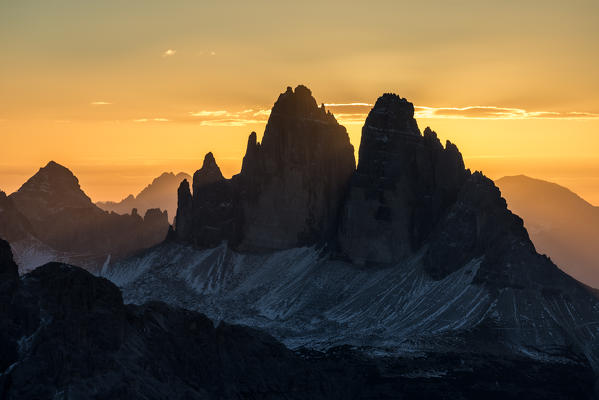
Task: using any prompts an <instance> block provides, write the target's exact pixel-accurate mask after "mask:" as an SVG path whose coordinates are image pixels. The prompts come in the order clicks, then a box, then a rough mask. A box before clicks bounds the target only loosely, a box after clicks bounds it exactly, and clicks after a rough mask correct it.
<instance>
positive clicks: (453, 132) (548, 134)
mask: <svg viewBox="0 0 599 400" xmlns="http://www.w3.org/2000/svg"><path fill="white" fill-rule="evenodd" d="M483 3H484V2H483ZM483 3H480V2H470V1H467V2H461V3H460V5H455V4H451V5H450V4H446V3H445V2H436V4H435V5H434V6H431V4H427V5H419V4H414V3H403V2H385V1H384V2H379V4H377V6H376V7H371V6H366V5H351V6H350V5H348V4H346V3H343V2H327V4H320V3H314V4H312V5H307V4H302V6H301V7H300V6H298V5H292V4H277V5H275V4H270V3H268V5H267V4H266V3H265V4H264V6H260V7H258V5H256V4H252V5H249V4H245V3H239V4H236V5H235V6H234V7H233V6H230V5H218V4H216V3H214V4H203V3H202V4H195V3H193V2H186V1H180V2H175V5H171V4H170V3H169V4H167V3H163V2H158V1H150V2H136V1H133V2H127V3H126V4H123V3H122V2H116V1H107V2H101V3H97V4H83V3H79V2H75V1H68V0H62V1H58V2H52V5H50V4H49V3H46V2H37V1H31V2H30V1H24V2H8V3H4V4H3V5H2V6H0V11H1V12H0V35H1V36H2V37H3V38H10V40H5V41H4V51H3V52H2V55H1V56H0V58H1V61H2V62H1V63H0V105H1V108H0V132H1V135H2V139H3V141H4V144H3V146H2V149H1V150H0V152H1V154H0V189H2V190H4V191H6V192H12V191H14V190H16V189H17V188H18V187H19V186H20V185H21V184H22V183H23V182H24V180H25V179H26V178H27V177H29V176H31V175H32V174H33V173H34V172H35V171H37V169H38V168H39V167H41V166H43V165H45V164H46V163H47V162H48V161H49V160H50V159H55V160H56V161H58V162H60V163H62V164H64V165H66V166H68V167H69V168H71V169H72V170H73V171H74V172H75V174H76V175H77V176H78V177H79V179H80V181H81V184H82V187H83V188H84V189H85V190H86V192H87V193H88V194H89V195H90V196H91V197H92V199H93V200H118V199H120V198H122V197H124V196H126V195H127V194H129V193H136V192H137V191H139V190H140V189H141V188H143V187H144V186H145V185H146V184H147V183H148V182H149V181H150V180H151V179H152V178H153V177H155V176H157V175H159V174H160V173H162V172H164V171H174V172H178V171H185V172H188V173H193V171H195V170H196V169H197V168H199V167H200V166H201V161H202V159H203V156H204V154H205V153H206V152H208V151H212V152H214V154H215V155H216V157H217V159H218V162H219V164H221V166H222V168H223V171H224V172H225V173H226V174H227V175H229V176H230V175H233V174H235V173H237V172H238V171H239V168H240V164H241V158H242V157H243V152H244V150H245V143H246V139H247V136H248V135H249V133H250V132H251V131H256V132H257V133H258V138H260V137H261V134H262V132H263V129H264V125H265V123H266V121H267V120H268V115H269V110H270V108H271V106H272V104H273V102H274V101H275V100H276V96H277V95H278V93H280V92H282V91H284V90H285V87H286V86H288V85H292V86H295V85H297V84H300V83H302V84H306V85H308V86H309V87H310V88H312V90H313V92H314V95H315V97H316V99H317V101H318V102H321V103H324V104H325V106H326V107H327V109H329V110H331V112H333V113H334V114H335V115H336V117H337V119H338V120H339V121H340V123H342V124H343V125H345V126H346V128H347V129H348V132H349V134H350V138H351V141H352V143H353V144H354V147H355V148H356V152H357V148H358V145H359V137H360V130H361V127H362V125H363V121H364V119H365V116H366V114H367V113H368V111H369V110H370V108H371V106H372V104H373V103H374V101H375V100H376V98H377V97H378V96H379V95H380V94H382V93H384V92H390V91H392V92H396V93H398V94H400V95H401V96H403V97H406V98H408V99H410V100H411V101H413V102H414V104H415V110H416V117H417V119H418V123H419V126H420V128H421V129H424V127H426V126H431V128H432V129H434V130H435V131H437V133H438V134H439V136H440V137H441V138H442V139H443V140H445V139H449V140H451V141H452V142H454V143H456V144H457V145H459V148H460V150H461V151H462V153H463V155H464V158H465V159H466V163H467V166H468V167H470V168H471V169H482V170H483V171H484V172H486V173H487V174H488V175H489V176H491V177H492V178H499V177H501V176H503V175H509V174H514V173H523V174H529V175H534V176H536V177H538V178H542V179H552V180H553V181H555V182H557V183H561V184H564V185H566V186H568V187H570V188H571V189H573V190H575V191H577V193H579V194H580V195H581V196H583V197H584V198H585V199H587V200H588V201H590V202H592V203H594V204H596V205H598V204H599V178H597V177H598V176H599V174H597V171H598V170H599V152H598V150H597V149H599V103H598V100H597V95H596V94H597V93H598V92H599V76H598V74H597V73H596V71H597V69H598V68H599V54H598V52H597V51H596V38H597V37H599V28H598V27H599V6H598V5H597V3H596V2H590V1H588V2H585V1H581V2H576V3H575V4H573V5H572V4H565V3H560V2H551V4H550V5H549V4H548V3H546V2H536V1H535V2H527V3H526V4H520V3H511V2H510V3H506V4H503V5H502V6H501V7H491V6H490V5H487V4H483ZM539 7H542V8H543V9H544V10H545V12H544V13H543V14H539V13H538V10H539ZM366 8H368V12H366ZM373 8H374V9H373ZM258 10H259V11H258ZM365 15H368V17H367V18H364V16H365ZM491 16H492V17H491ZM357 26H359V27H360V29H359V30H356V27H357ZM515 60H517V63H516V62H515Z"/></svg>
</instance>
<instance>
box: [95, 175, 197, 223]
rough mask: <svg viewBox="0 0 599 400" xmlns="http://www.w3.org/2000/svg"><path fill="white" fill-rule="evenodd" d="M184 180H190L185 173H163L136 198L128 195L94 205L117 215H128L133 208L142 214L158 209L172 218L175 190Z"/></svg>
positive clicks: (174, 209)
mask: <svg viewBox="0 0 599 400" xmlns="http://www.w3.org/2000/svg"><path fill="white" fill-rule="evenodd" d="M184 179H187V180H190V179H191V176H190V175H188V174H186V173H185V172H179V173H178V174H176V175H175V174H174V173H172V172H164V173H162V174H161V175H160V176H158V177H157V178H154V180H153V181H152V183H150V184H149V185H147V186H146V187H145V188H144V189H143V190H142V191H141V192H139V193H138V194H137V196H134V195H132V194H130V195H129V196H127V197H125V198H124V199H122V200H121V201H119V202H114V201H98V202H97V203H96V205H97V206H98V207H100V208H101V209H102V210H105V211H109V212H111V211H113V212H115V213H117V214H128V213H130V212H131V210H132V209H133V208H137V211H138V212H139V213H140V214H144V213H145V212H146V211H147V210H148V209H150V208H159V209H161V210H166V211H168V215H169V216H170V217H171V218H174V216H175V214H176V213H177V188H178V187H179V184H180V183H181V181H183V180H184Z"/></svg>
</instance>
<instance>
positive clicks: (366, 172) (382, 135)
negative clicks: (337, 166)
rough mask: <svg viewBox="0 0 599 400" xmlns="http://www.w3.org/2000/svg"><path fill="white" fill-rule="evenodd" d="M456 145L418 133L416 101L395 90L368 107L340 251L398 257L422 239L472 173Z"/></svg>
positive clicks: (359, 256) (362, 258) (366, 259)
mask: <svg viewBox="0 0 599 400" xmlns="http://www.w3.org/2000/svg"><path fill="white" fill-rule="evenodd" d="M468 175H469V172H468V171H466V170H465V168H464V162H463V161H462V156H461V154H460V152H459V151H458V149H457V148H456V147H455V145H453V144H452V143H451V142H449V141H448V142H447V144H446V145H445V148H443V146H442V145H441V143H440V141H439V139H438V138H437V135H436V133H435V132H433V131H431V130H430V129H429V128H427V129H425V131H424V135H422V134H421V133H420V130H419V129H418V124H417V123H416V120H415V119H414V106H413V105H412V103H410V102H408V101H407V100H406V99H403V98H400V97H399V96H397V95H394V94H384V95H383V96H381V97H380V98H379V99H378V100H377V102H376V104H375V105H374V108H373V109H372V110H371V111H370V113H369V115H368V118H367V119H366V123H365V125H364V128H363V129H362V140H361V143H360V158H359V163H358V168H357V171H356V173H355V174H354V176H353V178H352V181H351V184H350V190H349V197H348V200H347V202H346V203H345V206H344V207H343V212H342V215H343V217H342V221H341V225H340V231H339V247H340V252H341V253H342V254H343V255H344V256H346V257H348V258H349V259H350V260H351V261H352V262H355V263H361V264H363V263H393V262H397V261H399V260H401V259H404V258H406V257H407V256H409V255H411V254H413V253H415V252H416V251H418V250H419V249H420V247H421V246H422V245H423V243H424V241H425V240H426V239H427V237H428V235H429V234H430V233H431V231H432V230H433V227H434V226H435V224H436V223H437V222H438V221H439V219H440V218H441V216H442V215H443V213H444V212H445V211H446V209H447V208H448V206H449V205H451V204H452V203H453V202H454V201H455V199H456V197H457V193H458V192H459V190H460V187H461V186H462V184H463V183H464V181H465V180H466V178H467V177H468Z"/></svg>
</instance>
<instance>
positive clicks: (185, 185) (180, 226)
mask: <svg viewBox="0 0 599 400" xmlns="http://www.w3.org/2000/svg"><path fill="white" fill-rule="evenodd" d="M192 221H193V197H192V195H191V191H190V189H189V182H187V179H184V180H183V182H181V184H180V185H179V189H178V190H177V216H176V217H175V231H176V236H177V238H178V239H179V240H183V241H191V234H192V227H193V222H192Z"/></svg>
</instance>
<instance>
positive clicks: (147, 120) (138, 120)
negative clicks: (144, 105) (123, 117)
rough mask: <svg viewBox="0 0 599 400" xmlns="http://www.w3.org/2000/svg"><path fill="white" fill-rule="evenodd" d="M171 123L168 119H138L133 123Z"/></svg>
mask: <svg viewBox="0 0 599 400" xmlns="http://www.w3.org/2000/svg"><path fill="white" fill-rule="evenodd" d="M152 121H153V122H169V121H170V119H168V118H138V119H134V120H133V122H152Z"/></svg>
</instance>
